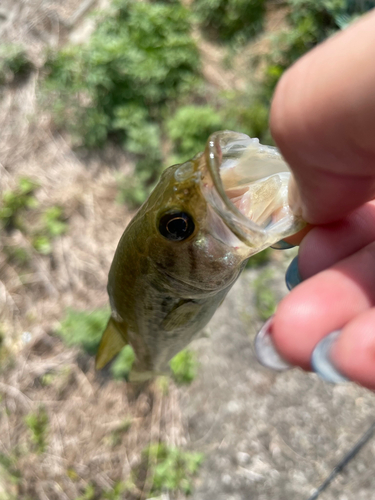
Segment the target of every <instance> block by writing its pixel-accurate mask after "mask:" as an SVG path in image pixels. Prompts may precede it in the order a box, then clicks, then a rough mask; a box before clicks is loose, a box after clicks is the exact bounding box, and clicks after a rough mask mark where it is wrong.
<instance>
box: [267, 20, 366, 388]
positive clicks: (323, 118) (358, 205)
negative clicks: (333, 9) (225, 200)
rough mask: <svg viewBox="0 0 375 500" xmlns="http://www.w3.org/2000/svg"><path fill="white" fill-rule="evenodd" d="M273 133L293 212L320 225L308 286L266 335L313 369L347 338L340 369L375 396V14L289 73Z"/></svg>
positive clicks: (301, 261)
mask: <svg viewBox="0 0 375 500" xmlns="http://www.w3.org/2000/svg"><path fill="white" fill-rule="evenodd" d="M271 130H272V134H273V137H274V138H275V141H276V143H277V145H278V147H279V148H280V150H281V152H282V154H283V156H284V157H285V159H286V161H287V162H288V163H289V165H290V166H291V169H292V171H293V175H294V177H295V180H296V186H295V189H293V192H292V203H293V205H294V207H293V208H294V209H295V210H296V211H297V212H299V213H301V214H302V216H303V218H304V219H305V220H306V221H307V222H309V223H311V224H314V225H317V226H315V227H313V228H312V229H311V230H310V232H309V233H308V234H307V235H306V236H305V237H304V238H303V240H302V243H301V245H300V250H299V257H298V269H299V273H300V276H301V278H302V280H303V281H302V283H301V284H299V285H298V286H297V287H296V288H294V289H293V290H292V291H291V293H290V294H289V295H288V296H287V297H286V298H285V299H284V300H282V301H281V303H280V304H279V306H278V308H277V311H276V314H275V316H274V317H273V320H272V322H269V323H268V324H267V326H266V329H267V331H269V332H270V333H271V338H272V340H273V343H274V345H275V347H276V350H277V351H278V353H279V354H280V355H281V356H282V358H284V359H285V360H286V361H288V362H289V363H291V364H293V365H298V366H301V367H302V368H304V369H310V368H311V364H310V360H311V355H312V352H313V350H314V348H315V346H316V345H317V344H318V343H319V341H321V339H323V338H324V337H326V336H327V335H328V334H330V333H331V332H334V331H336V330H340V331H341V334H340V335H339V337H338V338H337V340H336V341H335V342H334V344H333V345H332V349H331V351H330V352H329V353H328V357H329V359H330V361H331V363H332V364H333V366H334V367H336V368H337V369H338V371H339V372H341V373H342V374H343V375H344V376H346V377H347V378H349V379H351V380H353V381H355V382H357V383H359V384H361V385H364V386H365V387H368V388H370V389H375V307H374V306H375V201H371V200H373V199H374V198H375V11H372V12H371V13H369V14H368V15H366V16H364V17H363V18H362V19H361V20H359V21H357V22H356V23H354V24H353V25H352V26H351V27H350V28H348V29H347V30H345V31H344V32H341V33H339V34H338V35H336V36H334V37H333V38H331V39H330V40H328V41H327V42H325V43H323V44H322V45H320V46H319V47H317V48H315V49H314V50H312V51H311V52H310V53H308V54H307V55H306V56H304V57H303V58H302V59H300V60H299V61H298V62H297V63H296V64H295V65H294V66H293V67H292V68H291V69H289V70H288V71H287V72H286V73H285V74H284V76H283V77H282V79H281V81H280V83H279V85H278V87H277V89H276V93H275V96H274V100H273V104H272V109H271ZM263 330H264V329H263Z"/></svg>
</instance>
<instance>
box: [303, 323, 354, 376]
mask: <svg viewBox="0 0 375 500" xmlns="http://www.w3.org/2000/svg"><path fill="white" fill-rule="evenodd" d="M340 333H341V331H340V330H337V331H335V332H332V333H330V334H329V335H327V336H326V337H324V339H322V340H321V341H320V342H319V344H317V346H316V347H315V349H314V351H313V353H312V355H311V367H312V369H313V370H314V372H315V373H316V374H317V375H319V377H320V378H322V379H323V380H325V381H327V382H332V383H333V384H339V383H340V382H348V381H349V379H348V378H347V377H345V376H344V375H343V374H342V373H340V372H339V370H338V369H337V368H336V367H335V365H334V364H333V362H332V360H331V358H330V354H331V349H332V345H333V344H334V343H335V341H336V339H337V338H338V337H339V335H340Z"/></svg>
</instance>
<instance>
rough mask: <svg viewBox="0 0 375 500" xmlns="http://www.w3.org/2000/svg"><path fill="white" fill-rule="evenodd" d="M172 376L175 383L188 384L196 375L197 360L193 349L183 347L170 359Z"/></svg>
mask: <svg viewBox="0 0 375 500" xmlns="http://www.w3.org/2000/svg"><path fill="white" fill-rule="evenodd" d="M169 366H170V367H171V371H172V377H173V379H174V381H175V382H176V383H177V384H190V383H191V382H192V381H193V380H194V379H195V377H196V376H197V369H198V362H197V360H196V354H195V352H194V351H190V350H189V349H184V350H183V351H181V352H179V353H178V354H176V356H174V358H172V359H171V361H170V363H169Z"/></svg>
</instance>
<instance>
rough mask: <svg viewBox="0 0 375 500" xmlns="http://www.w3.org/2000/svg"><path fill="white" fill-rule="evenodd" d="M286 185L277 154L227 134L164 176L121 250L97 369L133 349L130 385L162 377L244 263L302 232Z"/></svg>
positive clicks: (214, 137)
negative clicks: (158, 374) (126, 350)
mask: <svg viewBox="0 0 375 500" xmlns="http://www.w3.org/2000/svg"><path fill="white" fill-rule="evenodd" d="M289 179H290V172H289V170H288V167H287V165H286V163H285V162H284V161H283V159H282V158H281V156H280V154H279V152H278V151H277V149H276V148H273V147H269V146H262V145H261V144H259V141H258V139H250V138H249V137H248V136H246V135H244V134H239V133H235V132H229V131H225V132H217V133H215V134H213V135H212V136H211V137H210V138H209V140H208V142H207V146H206V149H205V151H204V152H203V153H200V154H198V155H196V156H195V157H194V158H193V159H192V160H189V161H187V162H186V163H183V164H181V165H174V166H172V167H169V168H168V169H166V170H165V171H164V172H163V174H162V176H161V179H160V181H159V183H158V184H157V186H156V187H155V189H154V190H153V192H152V193H151V195H150V196H149V198H148V199H147V201H146V202H145V203H144V204H143V205H142V207H141V208H140V209H139V211H138V213H137V214H136V215H135V217H134V218H133V220H132V221H131V222H130V224H129V225H128V227H127V228H126V230H125V232H124V233H123V235H122V237H121V240H120V242H119V244H118V247H117V250H116V253H115V256H114V259H113V262H112V265H111V269H110V271H109V278H108V295H109V300H110V304H111V310H112V314H111V317H110V319H109V322H108V325H107V327H106V330H105V331H104V333H103V337H102V340H101V343H100V347H99V351H98V354H97V362H96V366H97V368H98V369H100V368H102V367H104V366H105V365H106V364H107V363H108V362H109V361H111V359H112V358H113V357H114V356H116V354H118V353H119V351H120V350H121V349H122V348H123V347H124V346H125V345H126V344H130V345H131V346H132V347H133V349H134V352H135V355H136V361H135V364H134V366H133V369H132V373H131V377H130V380H145V379H147V378H150V377H152V376H153V375H154V374H157V373H162V372H165V371H166V370H167V369H168V363H169V361H170V360H171V358H172V357H173V356H174V355H175V354H177V353H178V352H179V351H181V350H182V349H183V348H184V347H186V345H187V344H189V343H190V342H191V341H192V340H193V339H194V338H196V337H197V336H198V335H199V333H200V332H201V330H202V329H203V328H204V326H205V325H206V324H207V323H208V322H209V320H210V319H211V317H212V316H213V314H214V312H215V311H216V309H217V308H218V307H219V305H220V304H221V303H222V302H223V300H224V298H225V296H226V295H227V293H228V292H229V290H230V288H231V287H232V286H233V284H234V283H235V281H236V280H237V278H238V277H239V275H240V273H241V271H242V269H243V268H244V266H245V264H246V261H247V259H248V258H249V257H250V256H251V255H253V254H255V253H257V252H259V251H261V250H263V249H264V248H266V247H268V246H270V245H272V244H274V243H276V242H277V241H279V240H281V239H283V238H284V237H286V236H289V235H291V234H293V233H296V232H297V231H298V230H299V229H301V228H302V227H303V221H302V220H301V219H300V218H298V217H296V216H294V215H293V213H292V212H291V209H290V207H289V204H288V183H289Z"/></svg>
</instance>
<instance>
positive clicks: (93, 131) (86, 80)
mask: <svg viewBox="0 0 375 500" xmlns="http://www.w3.org/2000/svg"><path fill="white" fill-rule="evenodd" d="M97 24H98V26H97V29H96V31H95V32H94V34H93V35H92V37H91V38H90V40H89V42H88V43H87V44H85V45H80V46H69V47H65V48H63V49H62V50H61V51H59V52H57V53H55V54H51V55H50V57H49V60H48V61H47V64H46V69H47V71H48V76H47V78H46V80H45V85H44V91H46V92H48V93H50V94H52V96H53V97H54V101H53V111H54V116H55V120H56V122H57V123H58V124H59V125H60V126H61V125H63V126H65V127H67V128H69V130H70V131H71V132H72V133H73V135H74V136H75V137H76V138H77V139H78V142H79V143H83V144H85V145H86V146H89V147H93V146H100V145H102V144H103V143H104V141H105V140H106V139H107V137H108V136H109V135H111V137H117V139H119V140H120V141H122V142H123V143H124V147H125V149H126V150H128V151H130V152H133V153H136V154H140V155H141V156H146V154H147V155H148V154H149V153H152V154H156V153H157V154H159V155H160V153H159V150H160V143H159V128H158V127H159V125H160V120H161V112H162V110H163V107H164V105H165V104H166V103H169V102H172V101H174V100H176V99H177V98H178V97H179V96H180V95H182V94H184V93H186V92H187V91H189V90H191V88H192V87H193V86H194V84H195V82H196V79H197V75H198V69H199V55H198V51H197V49H196V47H195V44H194V42H193V39H192V38H191V36H190V15H189V12H188V10H187V9H185V8H184V7H183V6H182V5H180V4H178V3H176V4H172V5H169V4H167V3H159V2H158V3H152V4H150V3H148V2H137V1H135V0H115V1H113V3H112V7H111V9H110V10H108V11H105V12H102V13H99V14H98V16H97Z"/></svg>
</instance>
